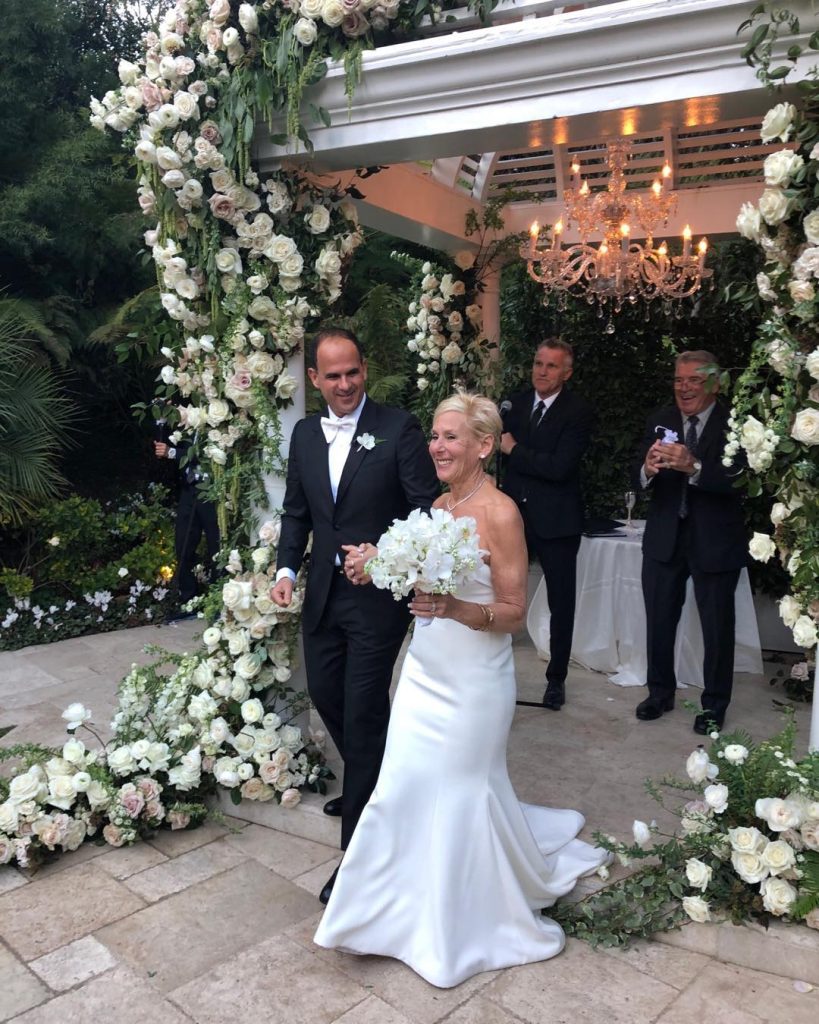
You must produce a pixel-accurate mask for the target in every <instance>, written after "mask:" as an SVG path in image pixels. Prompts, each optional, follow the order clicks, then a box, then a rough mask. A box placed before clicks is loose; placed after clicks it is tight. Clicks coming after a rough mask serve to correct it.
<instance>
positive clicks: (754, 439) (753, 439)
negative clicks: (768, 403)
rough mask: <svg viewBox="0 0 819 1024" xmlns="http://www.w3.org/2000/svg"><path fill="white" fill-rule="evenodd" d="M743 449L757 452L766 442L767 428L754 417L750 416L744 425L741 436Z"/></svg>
mask: <svg viewBox="0 0 819 1024" xmlns="http://www.w3.org/2000/svg"><path fill="white" fill-rule="evenodd" d="M740 436H741V438H742V447H743V448H744V449H745V450H746V451H749V452H752V451H755V450H756V449H757V448H760V447H761V446H762V443H763V442H764V440H765V427H764V426H763V425H762V424H761V423H760V422H759V420H758V419H756V417H754V416H748V418H747V419H746V420H745V422H744V423H743V424H742V431H741V434H740Z"/></svg>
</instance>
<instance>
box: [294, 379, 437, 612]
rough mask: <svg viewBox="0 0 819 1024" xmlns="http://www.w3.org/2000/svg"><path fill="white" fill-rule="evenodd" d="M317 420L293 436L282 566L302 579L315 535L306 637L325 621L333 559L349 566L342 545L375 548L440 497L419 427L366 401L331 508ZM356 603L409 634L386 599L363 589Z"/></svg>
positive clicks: (308, 419) (396, 606)
mask: <svg viewBox="0 0 819 1024" xmlns="http://www.w3.org/2000/svg"><path fill="white" fill-rule="evenodd" d="M320 420H321V417H320V416H318V415H315V416H308V417H306V419H303V420H300V421H299V422H298V423H297V424H296V426H295V429H294V430H293V436H292V438H291V441H290V455H289V458H288V464H287V487H286V490H285V496H284V512H283V515H282V530H281V538H280V540H279V549H278V559H277V564H278V566H279V568H282V567H287V568H288V569H292V570H293V571H294V572H297V571H298V569H299V567H300V566H301V562H302V558H303V557H304V552H305V549H306V547H307V541H308V539H309V536H310V533H311V531H312V534H313V547H312V551H311V554H310V572H309V575H308V579H307V591H306V594H305V602H304V613H303V621H304V626H305V628H306V629H307V630H315V629H316V628H317V626H318V623H319V620H320V619H321V616H322V613H323V611H324V608H325V605H326V604H327V598H328V595H329V593H330V584H331V583H332V579H333V573H334V571H335V569H336V564H335V561H336V555H337V554H339V555H340V557H341V560H342V562H343V560H344V552H343V551H341V545H342V544H358V543H362V542H365V541H369V542H370V543H373V544H374V543H376V542H377V541H378V538H379V537H380V536H381V534H382V533H383V532H384V531H385V530H386V529H387V527H388V526H390V525H391V524H392V521H393V520H394V519H405V518H406V517H407V516H408V515H409V513H410V512H411V511H412V510H413V509H414V508H422V509H424V510H429V508H430V506H431V505H432V502H433V501H434V500H435V498H436V497H437V496H438V492H439V487H438V479H437V476H436V474H435V468H434V466H433V463H432V459H431V458H430V456H429V452H428V450H427V443H426V439H425V438H424V435H423V432H422V430H421V425H420V423H419V422H418V420H417V419H416V418H415V417H414V416H412V415H410V414H409V413H407V412H405V411H404V410H402V409H393V408H390V407H388V406H385V405H378V404H377V403H376V402H373V401H372V400H371V399H369V398H367V399H366V401H365V403H364V408H363V409H362V410H361V415H360V417H359V420H358V426H357V428H356V431H355V434H354V436H353V439H352V442H351V444H350V453H349V455H348V456H347V461H346V462H345V464H344V470H343V472H342V474H341V480H340V482H339V487H338V495H337V498H336V501H335V502H334V501H333V492H332V490H331V488H330V470H329V466H328V459H327V441H326V440H325V437H324V433H323V432H322V429H321V422H320ZM365 433H367V434H372V436H373V437H374V438H375V439H376V444H375V446H374V447H373V448H371V449H369V450H368V449H366V448H364V447H362V446H361V445H359V444H358V442H357V441H356V437H358V436H360V435H361V434H365ZM359 595H360V607H361V610H362V613H363V614H364V615H365V616H367V617H368V618H369V617H370V616H372V621H373V624H374V625H376V626H377V625H378V623H379V622H381V624H382V625H383V626H384V627H385V628H390V624H392V625H394V626H395V628H404V629H405V628H406V624H407V612H406V609H405V607H404V605H403V604H402V603H399V602H396V601H394V600H393V598H392V595H391V594H390V593H389V591H384V590H376V588H375V587H373V586H366V587H360V588H359ZM401 623H403V626H401Z"/></svg>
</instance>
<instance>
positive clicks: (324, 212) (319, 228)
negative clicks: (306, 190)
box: [304, 205, 330, 235]
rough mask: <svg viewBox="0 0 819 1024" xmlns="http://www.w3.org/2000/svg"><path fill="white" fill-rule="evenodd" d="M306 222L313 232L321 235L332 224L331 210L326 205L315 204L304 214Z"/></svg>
mask: <svg viewBox="0 0 819 1024" xmlns="http://www.w3.org/2000/svg"><path fill="white" fill-rule="evenodd" d="M304 223H305V224H306V225H307V228H308V230H309V231H310V232H311V234H314V235H320V234H322V233H323V232H324V231H326V230H327V228H329V226H330V211H329V210H328V209H327V207H326V206H321V205H319V206H313V207H311V209H310V211H309V212H308V213H306V214H305V215H304Z"/></svg>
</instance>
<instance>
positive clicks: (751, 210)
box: [737, 203, 762, 242]
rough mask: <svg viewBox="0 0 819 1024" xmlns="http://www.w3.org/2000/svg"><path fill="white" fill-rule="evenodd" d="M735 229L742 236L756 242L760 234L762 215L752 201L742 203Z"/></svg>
mask: <svg viewBox="0 0 819 1024" xmlns="http://www.w3.org/2000/svg"><path fill="white" fill-rule="evenodd" d="M737 231H738V232H739V233H740V234H741V235H742V237H743V238H749V239H750V240H751V241H752V242H758V241H759V238H760V235H761V234H762V216H761V214H760V212H759V210H758V209H757V208H756V206H754V204H753V203H743V204H742V206H741V208H740V211H739V214H738V216H737Z"/></svg>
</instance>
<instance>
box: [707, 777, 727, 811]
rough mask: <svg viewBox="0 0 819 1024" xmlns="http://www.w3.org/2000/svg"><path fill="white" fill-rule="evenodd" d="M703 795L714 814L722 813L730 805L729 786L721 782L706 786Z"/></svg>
mask: <svg viewBox="0 0 819 1024" xmlns="http://www.w3.org/2000/svg"><path fill="white" fill-rule="evenodd" d="M702 795H703V799H704V800H705V802H706V803H707V804H708V806H709V807H710V808H711V810H712V811H713V812H714V814H722V812H723V811H724V810H726V808H727V807H728V787H727V786H724V785H723V784H722V783H721V782H717V783H714V784H713V785H711V786H706V787H705V789H704V790H703V793H702Z"/></svg>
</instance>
